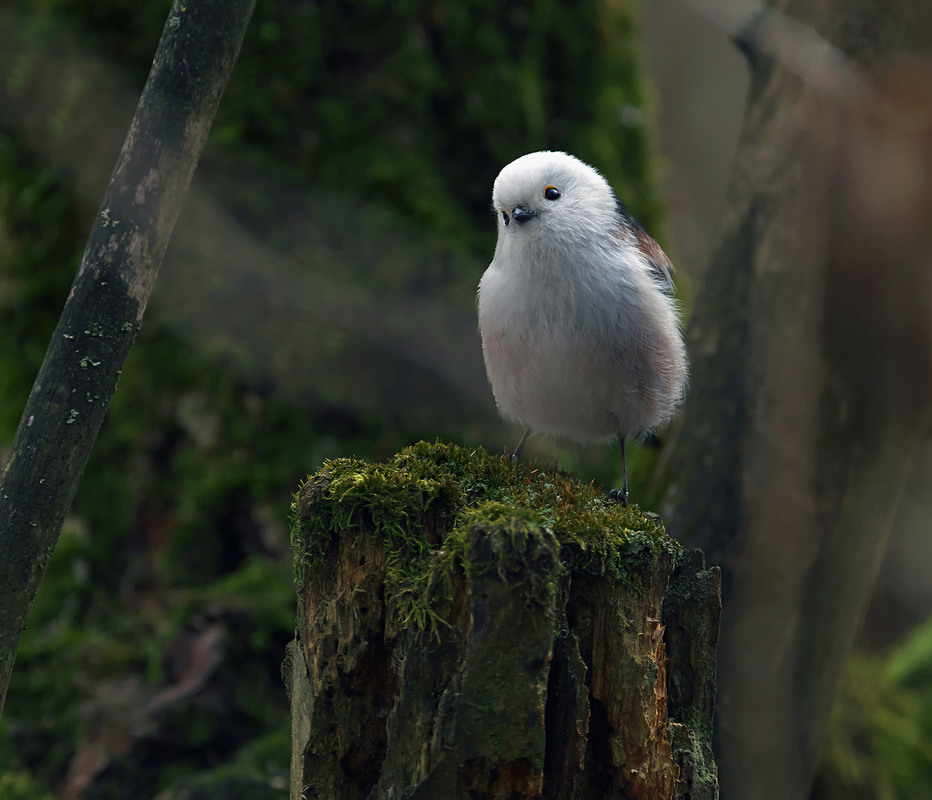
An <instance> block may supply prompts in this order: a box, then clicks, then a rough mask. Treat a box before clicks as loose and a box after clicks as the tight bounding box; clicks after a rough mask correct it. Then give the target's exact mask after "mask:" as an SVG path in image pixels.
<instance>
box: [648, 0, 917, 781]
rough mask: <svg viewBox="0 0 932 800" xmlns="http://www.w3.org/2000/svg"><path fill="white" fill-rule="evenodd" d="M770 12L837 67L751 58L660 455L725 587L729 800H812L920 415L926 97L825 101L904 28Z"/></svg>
mask: <svg viewBox="0 0 932 800" xmlns="http://www.w3.org/2000/svg"><path fill="white" fill-rule="evenodd" d="M896 5H897V6H898V7H899V10H901V11H902V10H905V9H906V7H907V5H908V4H907V3H905V2H904V3H898V4H896ZM775 6H777V7H779V8H781V9H783V10H784V11H786V13H787V14H789V15H792V17H793V18H794V19H796V20H799V21H801V22H803V23H805V24H806V25H807V26H810V27H809V28H807V29H806V30H807V31H808V33H807V35H808V36H811V35H812V32H813V31H814V32H816V33H818V34H820V35H822V36H824V37H825V38H826V39H828V40H829V41H831V42H833V43H835V45H837V47H838V48H839V51H836V52H835V53H834V54H833V57H832V58H829V59H825V60H820V59H817V58H816V59H813V58H811V57H810V59H809V62H808V63H801V62H803V59H804V57H805V56H806V51H805V48H802V47H798V48H794V47H793V46H792V44H793V43H792V42H787V41H786V40H785V39H784V40H783V41H780V42H778V43H777V44H776V45H775V46H774V47H772V48H770V49H769V50H765V52H760V51H759V50H758V49H757V48H756V47H755V42H754V40H753V34H754V30H753V29H752V30H751V31H749V33H750V34H751V39H750V41H745V42H744V44H745V45H746V46H747V47H748V49H749V52H750V54H751V61H752V74H753V77H752V86H751V92H750V97H749V101H748V108H747V112H746V115H745V121H744V130H743V132H742V137H741V141H740V143H739V151H738V155H737V158H736V163H735V166H734V169H733V174H732V183H731V187H730V192H729V200H728V208H727V210H726V214H725V222H724V226H723V233H722V238H721V242H720V244H719V247H718V250H717V252H716V254H715V257H714V258H713V261H712V264H711V265H710V267H709V270H708V271H707V273H706V274H705V279H704V284H703V286H702V288H701V290H700V292H699V294H698V296H697V301H696V312H695V314H694V317H693V320H692V322H691V326H690V331H689V337H688V340H689V346H690V352H691V354H692V356H693V366H694V370H693V376H694V378H693V390H692V392H691V394H690V397H689V399H688V401H687V405H686V407H685V409H684V413H683V415H682V416H681V418H680V420H679V421H678V431H677V435H676V436H675V437H674V439H673V440H672V441H671V446H670V449H669V452H667V453H665V454H664V458H665V460H666V466H667V468H668V469H669V470H670V471H671V472H672V474H673V475H674V476H675V477H674V481H673V483H672V485H671V490H670V493H669V494H668V496H667V499H666V504H665V513H666V515H667V519H668V521H669V524H670V527H671V530H672V531H673V532H674V534H675V535H677V536H678V537H681V538H685V540H686V541H688V542H689V543H690V544H692V545H698V546H700V547H702V548H703V550H704V551H705V553H706V554H707V556H708V558H709V559H710V560H711V561H712V562H713V563H716V564H720V565H721V566H722V569H723V583H724V602H725V610H724V614H723V620H722V644H721V652H720V661H719V676H720V683H719V703H718V727H717V734H716V740H717V741H716V755H717V758H718V760H719V766H720V769H721V786H722V796H723V797H724V798H726V800H734V799H735V798H740V800H757V799H758V798H767V800H784V799H785V800H796V799H797V798H800V797H803V796H805V794H806V792H807V791H808V787H809V785H810V783H811V780H812V776H813V774H814V770H815V767H816V765H817V763H818V758H819V753H820V749H821V742H822V738H823V736H824V732H825V728H826V724H827V720H828V715H829V712H830V710H831V706H832V700H833V697H834V692H835V687H836V685H837V681H838V678H839V676H840V673H841V669H842V666H843V664H844V661H845V658H846V656H847V654H848V651H849V649H850V647H851V644H852V641H853V639H854V636H855V634H856V632H857V630H858V627H859V625H860V623H861V619H862V615H863V611H864V608H865V604H866V602H867V600H868V598H869V596H870V591H871V588H872V585H873V581H874V578H875V575H876V572H877V569H878V568H879V565H880V560H881V558H882V556H883V552H884V546H885V543H886V540H887V536H888V533H889V530H890V524H891V522H892V518H893V514H894V512H895V510H896V507H897V503H898V501H899V498H900V494H901V492H902V489H903V486H904V484H905V482H906V479H907V477H908V476H909V472H910V469H911V463H912V460H913V456H914V453H915V452H916V450H917V448H918V446H919V443H920V442H921V440H922V437H923V436H925V435H927V434H928V432H929V430H930V408H932V380H930V365H932V333H930V320H932V307H930V293H929V285H930V283H929V281H930V272H929V270H930V265H932V235H930V233H929V231H930V229H929V225H928V220H929V218H930V216H932V160H930V157H929V154H930V153H932V148H930V142H932V123H930V120H932V114H930V109H932V103H930V100H932V96H930V93H929V88H928V87H929V86H930V85H932V81H930V79H929V77H928V74H927V73H925V77H923V73H922V71H921V70H919V74H918V75H917V76H913V77H910V75H909V73H910V70H909V69H904V70H902V71H901V72H899V73H898V74H897V75H892V74H891V75H889V76H888V78H887V79H884V80H881V81H880V82H879V83H878V84H877V85H868V83H867V81H866V80H865V81H864V85H863V87H862V89H861V91H860V92H857V91H856V92H847V91H842V92H833V91H832V87H835V88H837V87H838V86H839V84H838V83H837V82H836V78H837V77H838V75H839V72H838V71H837V70H838V69H841V70H851V74H852V75H854V74H856V73H857V70H858V68H857V67H856V65H855V63H854V62H853V61H846V59H845V56H848V57H851V58H857V59H858V60H860V61H861V62H863V63H865V64H874V65H876V64H877V62H878V61H879V60H880V59H881V56H882V55H883V51H884V50H885V49H886V48H889V47H890V46H891V44H892V42H893V41H894V40H895V37H894V28H896V27H897V26H901V25H902V19H897V16H896V14H894V13H891V12H890V10H889V9H888V8H886V7H885V5H884V4H882V3H878V2H875V0H857V2H853V3H851V2H849V3H840V2H837V0H820V2H817V3H801V2H790V1H785V2H779V3H776V4H775ZM914 7H915V9H917V11H918V4H917V5H915V6H914ZM926 13H927V12H926ZM767 19H768V18H763V21H759V22H758V29H760V28H766V27H767V26H768V25H769V24H770V23H768V22H767ZM770 30H771V32H774V31H776V35H777V38H778V39H779V37H780V35H781V32H780V30H779V26H776V27H771V28H770ZM925 30H926V31H927V30H928V27H926V28H925ZM782 34H785V35H792V34H793V31H792V30H790V28H789V27H787V26H786V24H785V21H784V24H783V28H782ZM926 38H928V37H927V36H926ZM823 44H824V42H823ZM788 52H789V53H792V54H795V56H798V60H799V62H800V63H795V64H794V63H793V62H792V61H785V60H782V56H783V54H785V53H788ZM812 52H813V51H811V50H810V51H809V53H808V55H809V56H811V55H812ZM826 52H827V51H826ZM768 53H769V54H768ZM773 56H776V57H773Z"/></svg>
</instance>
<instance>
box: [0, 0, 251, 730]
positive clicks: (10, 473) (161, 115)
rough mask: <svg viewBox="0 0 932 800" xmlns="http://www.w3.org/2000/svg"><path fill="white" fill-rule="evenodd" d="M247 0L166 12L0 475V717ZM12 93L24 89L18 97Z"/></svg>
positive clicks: (198, 2)
mask: <svg viewBox="0 0 932 800" xmlns="http://www.w3.org/2000/svg"><path fill="white" fill-rule="evenodd" d="M253 5H254V0H234V2H219V0H187V2H186V3H181V2H175V4H174V5H173V6H172V9H171V11H170V13H169V17H168V21H167V23H166V25H165V29H164V31H163V34H162V38H161V41H160V42H159V46H158V49H157V51H156V54H155V58H154V60H153V64H152V70H151V72H150V74H149V78H148V80H147V82H146V85H145V88H144V90H143V93H142V96H141V98H140V101H139V105H138V107H137V109H136V114H135V116H134V118H133V121H132V124H131V125H130V129H129V132H128V133H127V136H126V140H125V142H124V144H123V149H122V151H121V153H120V156H119V159H118V161H117V163H116V166H115V168H114V170H113V174H112V176H111V179H110V184H109V186H108V187H107V190H106V193H105V194H104V199H103V202H102V203H101V206H100V209H99V212H98V214H97V217H96V219H95V222H94V226H93V229H92V230H91V233H90V236H89V238H88V243H87V247H86V250H85V252H84V257H83V259H82V261H81V265H80V268H79V270H78V274H77V276H76V277H75V280H74V284H73V285H72V288H71V292H70V294H69V296H68V300H67V302H66V304H65V307H64V310H63V311H62V315H61V319H60V320H59V323H58V326H57V327H56V329H55V332H54V334H53V335H52V341H51V343H50V344H49V348H48V351H47V352H46V356H45V360H44V361H43V364H42V367H41V369H40V372H39V375H38V377H37V378H36V382H35V385H34V386H33V389H32V392H31V394H30V396H29V399H28V401H27V404H26V408H25V410H24V412H23V416H22V419H21V421H20V425H19V429H18V430H17V432H16V436H15V438H14V440H13V444H12V448H11V453H10V457H9V459H8V461H7V463H6V466H5V467H4V471H3V475H2V479H0V712H2V707H3V699H4V697H5V695H6V687H7V684H8V682H9V677H10V673H11V671H12V667H13V661H14V658H15V655H16V648H17V645H18V642H19V638H20V634H21V632H22V630H23V628H24V627H25V625H26V619H27V616H28V613H29V609H30V607H31V605H32V601H33V599H34V597H35V594H36V590H37V589H38V586H39V582H40V580H41V579H42V575H43V574H44V572H45V568H46V565H47V563H48V560H49V557H50V556H51V553H52V550H53V549H54V547H55V542H56V541H57V538H58V534H59V531H60V529H61V524H62V521H63V520H64V517H65V514H66V513H67V511H68V507H69V506H70V504H71V500H72V498H73V497H74V493H75V491H76V489H77V485H78V481H79V479H80V476H81V473H82V471H83V469H84V465H85V463H86V462H87V458H88V455H89V454H90V450H91V447H92V445H93V443H94V439H95V438H96V436H97V432H98V430H99V429H100V425H101V423H102V422H103V418H104V415H105V413H106V410H107V405H108V403H109V401H110V398H111V396H112V394H113V392H114V390H115V389H116V384H117V380H118V379H119V375H120V370H121V369H122V367H123V363H124V361H125V359H126V355H127V353H128V352H129V349H130V347H131V346H132V343H133V341H134V340H135V337H136V333H137V331H138V329H139V326H140V324H141V321H142V316H143V312H144V311H145V307H146V302H147V300H148V298H149V293H150V291H151V289H152V285H153V283H154V282H155V278H156V274H157V272H158V268H159V265H160V263H161V260H162V256H163V255H164V253H165V248H166V246H167V245H168V240H169V238H170V236H171V232H172V228H173V227H174V224H175V220H176V219H177V217H178V214H179V212H180V210H181V204H182V202H183V200H184V196H185V193H186V192H187V188H188V185H189V183H190V180H191V176H192V174H193V172H194V168H195V166H196V165H197V160H198V158H199V156H200V153H201V150H202V148H203V145H204V142H205V141H206V139H207V133H208V131H209V130H210V125H211V122H212V121H213V118H214V114H215V113H216V110H217V106H218V104H219V102H220V97H221V95H222V93H223V89H224V87H225V86H226V83H227V80H228V78H229V76H230V73H231V71H232V69H233V64H234V62H235V60H236V55H237V53H238V51H239V47H240V44H241V43H242V39H243V35H244V33H245V30H246V25H247V23H248V21H249V17H250V15H251V13H252V8H253ZM20 90H21V91H22V90H23V87H20Z"/></svg>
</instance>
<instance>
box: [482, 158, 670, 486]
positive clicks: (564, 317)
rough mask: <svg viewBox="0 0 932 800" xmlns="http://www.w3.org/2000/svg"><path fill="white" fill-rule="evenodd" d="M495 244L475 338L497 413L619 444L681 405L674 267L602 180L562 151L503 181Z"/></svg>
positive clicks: (511, 169)
mask: <svg viewBox="0 0 932 800" xmlns="http://www.w3.org/2000/svg"><path fill="white" fill-rule="evenodd" d="M492 202H493V204H494V209H495V211H496V214H497V216H498V242H497V244H496V246H495V255H494V257H493V259H492V263H491V264H490V265H489V268H488V269H487V270H486V271H485V274H483V276H482V280H481V282H480V283H479V294H478V305H479V332H480V334H481V336H482V352H483V356H484V358H485V368H486V372H487V373H488V377H489V383H490V384H491V385H492V392H493V394H494V395H495V402H496V404H497V405H498V409H499V412H500V413H501V415H502V416H503V417H504V418H505V419H507V420H509V421H512V422H517V423H519V424H520V425H521V426H522V427H523V428H524V434H523V435H522V437H521V440H520V441H519V442H518V445H517V447H516V448H515V451H514V454H513V455H512V458H514V459H518V458H519V457H520V455H521V449H522V447H523V446H524V443H525V442H526V441H527V439H528V437H529V436H531V435H532V434H537V433H542V434H546V435H551V436H554V437H557V438H564V439H569V440H572V441H576V442H581V443H585V442H605V441H609V440H613V439H617V441H618V442H619V444H620V446H621V461H622V476H623V478H622V480H623V483H622V487H621V489H620V490H619V489H612V490H611V491H610V492H609V493H608V497H607V498H606V499H607V500H613V501H618V502H621V503H625V504H627V502H628V467H627V461H626V458H625V440H626V439H629V438H635V437H637V436H640V435H642V434H644V433H646V432H649V431H651V430H652V429H653V428H655V427H656V426H659V425H662V424H663V423H664V422H667V421H668V420H669V419H670V418H671V417H672V416H673V415H674V414H675V412H676V409H677V406H678V405H679V404H680V403H681V402H682V399H683V396H684V393H685V389H686V382H687V376H688V363H687V356H686V346H685V344H684V343H683V336H682V333H681V330H680V320H679V316H678V311H677V304H676V301H675V299H674V286H673V278H672V272H673V267H672V265H671V264H670V261H669V260H668V259H667V257H666V256H665V255H664V253H663V250H661V249H660V246H659V245H658V244H657V243H656V242H655V241H654V240H653V239H652V238H651V237H650V236H649V235H648V234H647V232H646V231H645V230H644V228H643V227H642V226H641V225H640V223H639V222H638V221H637V220H636V219H635V218H634V216H633V215H632V214H631V212H630V211H629V210H628V209H627V208H626V207H625V205H624V203H622V202H621V200H620V199H619V198H618V196H617V195H616V194H615V193H614V191H612V188H611V186H609V184H608V182H607V181H606V180H605V178H603V177H602V175H601V174H600V173H599V172H598V171H597V170H595V169H594V168H592V167H590V166H589V165H588V164H584V163H583V162H582V161H580V160H579V159H577V158H575V157H573V156H571V155H569V154H567V153H559V152H550V151H546V152H540V153H529V154H528V155H525V156H522V157H521V158H519V159H517V160H515V161H512V162H511V163H510V164H509V165H508V166H506V167H505V168H504V169H503V170H502V171H501V172H500V173H499V175H498V178H496V180H495V186H494V188H493V191H492Z"/></svg>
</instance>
